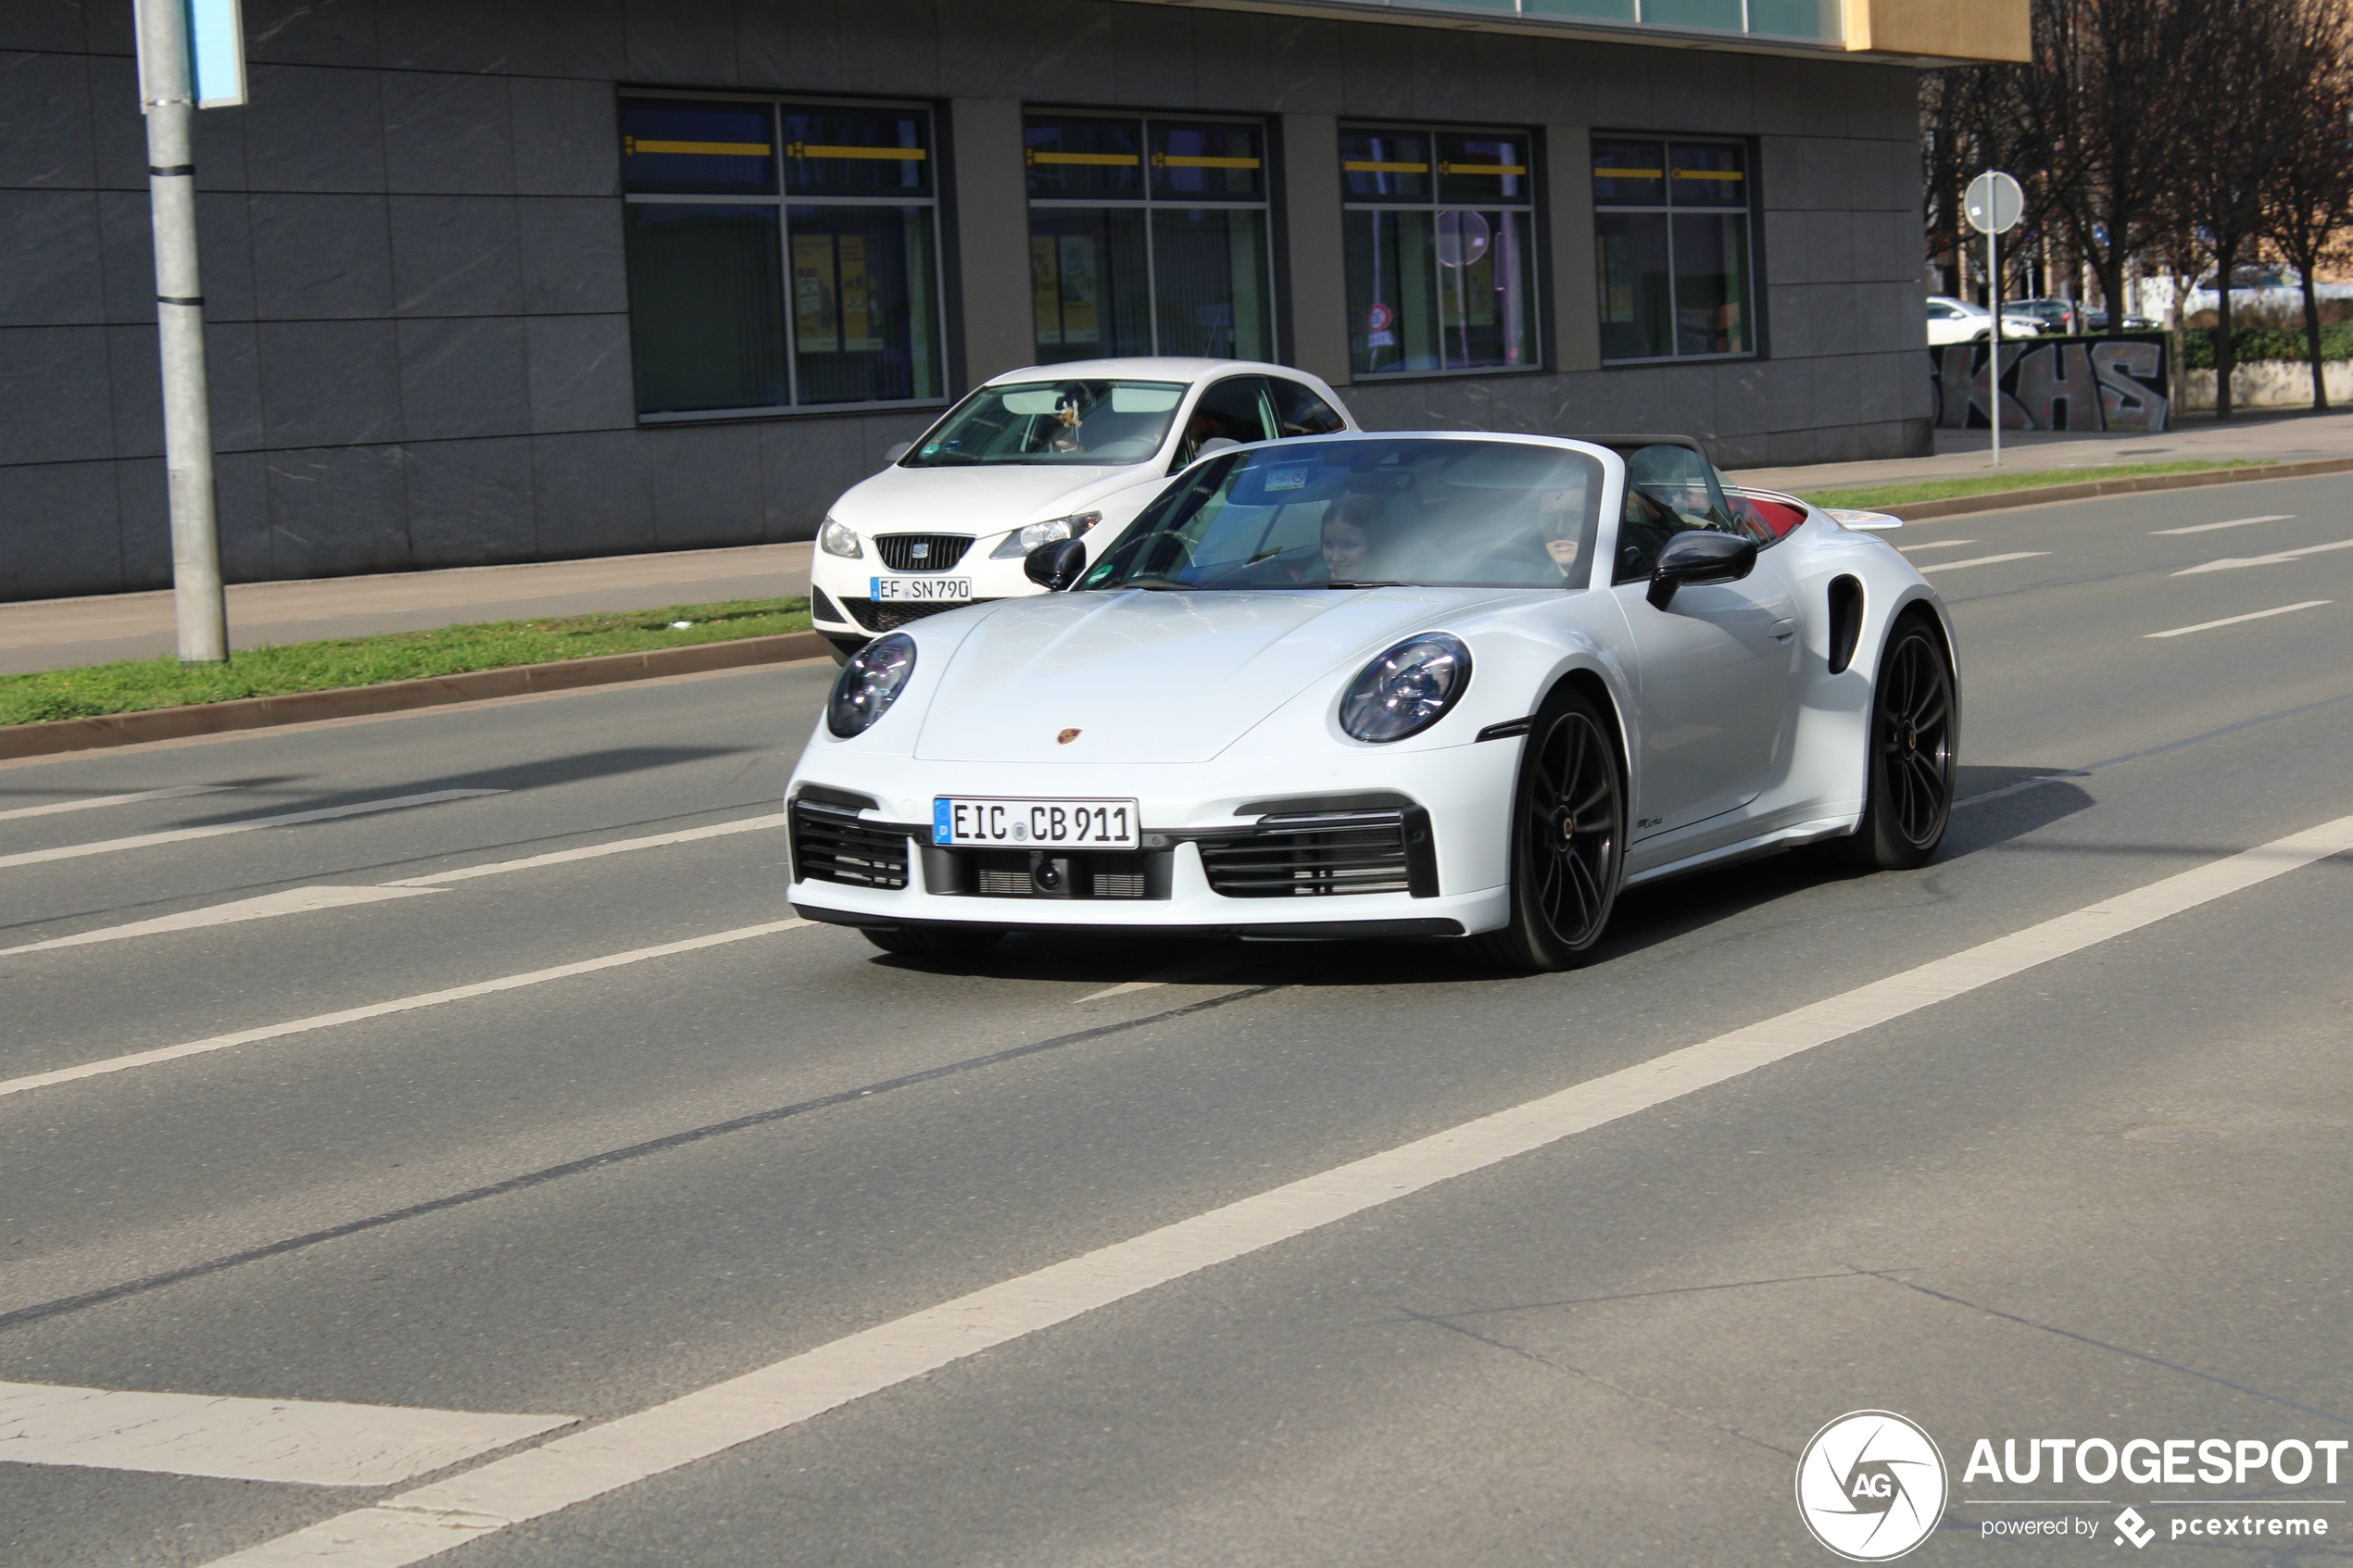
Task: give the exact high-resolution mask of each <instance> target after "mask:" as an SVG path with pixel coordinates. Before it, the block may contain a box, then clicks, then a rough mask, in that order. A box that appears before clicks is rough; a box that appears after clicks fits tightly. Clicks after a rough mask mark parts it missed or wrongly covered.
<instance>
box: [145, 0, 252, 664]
mask: <svg viewBox="0 0 2353 1568" xmlns="http://www.w3.org/2000/svg"><path fill="white" fill-rule="evenodd" d="M134 3H135V5H136V6H137V11H138V23H139V64H140V73H139V74H140V98H141V100H142V102H141V107H142V108H144V109H145V111H146V116H147V195H148V200H149V201H150V203H151V204H152V207H153V210H154V215H155V229H156V336H157V342H158V345H159V347H160V349H161V353H162V358H163V457H164V470H165V473H166V475H167V478H168V481H169V490H170V504H171V590H172V599H173V608H174V609H175V610H176V611H177V614H178V619H179V624H180V659H181V661H182V663H186V664H220V663H222V662H224V661H225V660H226V659H228V657H229V606H228V601H227V598H226V596H224V595H223V594H222V592H221V587H220V522H219V519H218V517H217V516H216V514H215V511H214V502H213V487H212V408H211V405H210V403H209V402H208V399H207V396H206V393H205V361H204V290H203V287H202V285H201V284H200V283H199V282H198V281H197V274H196V169H195V153H194V150H193V143H194V139H195V119H196V94H195V80H194V76H195V73H194V70H193V69H192V66H191V61H190V55H189V45H188V10H187V6H186V0H134Z"/></svg>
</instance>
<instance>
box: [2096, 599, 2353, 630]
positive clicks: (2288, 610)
mask: <svg viewBox="0 0 2353 1568" xmlns="http://www.w3.org/2000/svg"><path fill="white" fill-rule="evenodd" d="M2335 602H2336V601H2335V600H2334V599H2306V600H2305V601H2304V602H2303V603H2302V604H2294V605H2282V606H2280V607H2279V608H2277V609H2258V610H2250V611H2248V612H2247V613H2246V614H2245V615H2226V616H2224V617H2223V618H2222V619H2221V620H2220V621H2199V622H2198V623H2197V624H2196V625H2195V626H2176V627H2174V628H2173V629H2172V630H2171V632H2148V633H2143V635H2144V636H2145V637H2148V638H2151V639H2154V638H2158V637H2186V636H2188V635H2189V634H2190V633H2193V632H2211V631H2213V630H2214V628H2216V627H2217V626H2236V625H2239V624H2241V623H2242V622H2244V621H2269V620H2270V619H2271V617H2272V616H2275V615H2293V614H2295V613H2296V611H2297V610H2299V609H2318V608H2321V607H2322V605H2327V604H2334V603H2335Z"/></svg>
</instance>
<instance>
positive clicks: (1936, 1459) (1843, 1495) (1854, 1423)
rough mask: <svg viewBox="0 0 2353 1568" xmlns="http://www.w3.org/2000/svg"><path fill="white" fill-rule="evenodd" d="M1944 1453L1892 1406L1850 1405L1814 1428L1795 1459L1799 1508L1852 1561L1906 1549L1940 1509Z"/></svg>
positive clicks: (1945, 1483) (1818, 1534) (1880, 1558)
mask: <svg viewBox="0 0 2353 1568" xmlns="http://www.w3.org/2000/svg"><path fill="white" fill-rule="evenodd" d="M1950 1486H1951V1483H1950V1480H1949V1478H1948V1476H1947V1474H1946V1473H1945V1469H1944V1455H1943V1454H1942V1453H1940V1452H1938V1451H1937V1448H1936V1442H1935V1440H1934V1439H1933V1438H1931V1436H1929V1435H1928V1434H1927V1433H1926V1432H1924V1431H1922V1430H1921V1429H1920V1427H1919V1425H1918V1424H1916V1423H1914V1422H1911V1421H1909V1420H1906V1418H1905V1417H1903V1416H1900V1415H1897V1414H1896V1413H1895V1412H1894V1411H1849V1412H1848V1413H1847V1414H1845V1415H1843V1416H1840V1417H1839V1418H1838V1419H1837V1420H1836V1421H1833V1422H1831V1424H1829V1425H1827V1426H1825V1427H1823V1428H1822V1429H1821V1430H1820V1431H1819V1432H1817V1433H1815V1434H1814V1437H1813V1440H1812V1441H1811V1442H1809V1443H1807V1444H1806V1451H1805V1452H1804V1453H1802V1454H1800V1455H1799V1456H1798V1460H1797V1514H1798V1517H1799V1518H1801V1519H1803V1520H1804V1521H1806V1529H1807V1530H1809V1531H1810V1532H1812V1534H1813V1537H1814V1538H1815V1539H1816V1540H1818V1541H1819V1542H1821V1543H1822V1545H1823V1546H1825V1547H1827V1548H1829V1549H1831V1551H1833V1552H1835V1553H1837V1554H1838V1555H1839V1556H1841V1557H1843V1558H1845V1559H1846V1560H1847V1561H1848V1562H1889V1561H1891V1560H1893V1559H1894V1558H1898V1557H1901V1556H1903V1555H1904V1554H1905V1553H1906V1552H1907V1551H1909V1550H1911V1549H1913V1548H1914V1547H1916V1546H1918V1545H1919V1544H1920V1543H1921V1542H1922V1541H1924V1540H1926V1539H1928V1537H1929V1535H1930V1533H1931V1532H1932V1531H1933V1530H1934V1529H1935V1528H1936V1522H1937V1521H1938V1520H1940V1519H1942V1518H1944V1503H1945V1499H1946V1497H1947V1494H1948V1492H1949V1489H1950Z"/></svg>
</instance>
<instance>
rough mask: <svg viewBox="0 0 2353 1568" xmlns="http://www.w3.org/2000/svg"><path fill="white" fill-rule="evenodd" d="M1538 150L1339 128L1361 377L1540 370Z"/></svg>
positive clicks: (1354, 357) (1355, 359)
mask: <svg viewBox="0 0 2353 1568" xmlns="http://www.w3.org/2000/svg"><path fill="white" fill-rule="evenodd" d="M1340 180H1341V189H1342V192H1343V194H1344V200H1345V204H1346V211H1345V214H1344V217H1343V223H1344V225H1345V234H1346V245H1347V256H1348V322H1349V327H1348V348H1349V358H1350V364H1351V368H1352V369H1353V370H1354V372H1355V373H1356V374H1357V375H1359V376H1377V375H1386V374H1395V373H1400V372H1410V371H1443V370H1531V369H1534V368H1536V367H1537V366H1538V365H1539V364H1540V363H1541V355H1540V354H1539V353H1538V351H1537V347H1536V342H1537V337H1536V249H1535V232H1536V214H1535V207H1534V195H1533V192H1534V190H1535V182H1534V181H1533V180H1532V179H1530V177H1529V136H1528V133H1527V132H1516V131H1437V130H1409V129H1398V128H1393V127H1377V126H1342V127H1341V128H1340Z"/></svg>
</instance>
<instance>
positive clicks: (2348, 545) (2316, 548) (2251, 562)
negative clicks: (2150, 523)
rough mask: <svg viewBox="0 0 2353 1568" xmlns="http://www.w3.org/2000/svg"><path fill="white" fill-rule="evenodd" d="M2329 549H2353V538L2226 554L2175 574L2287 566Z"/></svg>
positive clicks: (2191, 574)
mask: <svg viewBox="0 0 2353 1568" xmlns="http://www.w3.org/2000/svg"><path fill="white" fill-rule="evenodd" d="M2329 550H2353V539H2335V540H2332V541H2330V542H2329V543H2328V544H2325V545H2307V546H2304V547H2303V548H2302V549H2300V550H2276V551H2274V552H2272V553H2271V555H2268V556H2224V557H2223V558H2221V560H2210V561H2208V562H2207V563H2206V564H2205V565H2204V566H2192V567H2184V568H2183V570H2181V571H2177V572H2175V573H2174V574H2173V575H2174V576H2176V577H2196V576H2197V575H2198V574H2199V573H2200V572H2206V571H2237V570H2238V569H2239V568H2241V567H2243V566H2285V565H2286V564H2287V563H2288V562H2290V561H2295V560H2301V559H2303V558H2305V557H2306V556H2317V555H2321V554H2322V553H2324V552H2326V551H2329Z"/></svg>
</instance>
